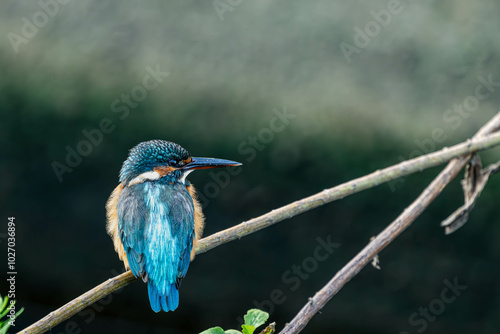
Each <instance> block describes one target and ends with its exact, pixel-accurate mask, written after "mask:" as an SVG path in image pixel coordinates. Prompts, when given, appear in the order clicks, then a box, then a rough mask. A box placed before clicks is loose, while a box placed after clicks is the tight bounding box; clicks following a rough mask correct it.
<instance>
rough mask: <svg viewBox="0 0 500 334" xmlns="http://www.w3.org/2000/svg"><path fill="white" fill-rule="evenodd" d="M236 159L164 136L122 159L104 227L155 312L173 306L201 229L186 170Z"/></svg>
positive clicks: (214, 165)
mask: <svg viewBox="0 0 500 334" xmlns="http://www.w3.org/2000/svg"><path fill="white" fill-rule="evenodd" d="M237 165H240V164H239V163H237V162H234V161H229V160H220V159H212V158H191V156H190V155H189V153H188V152H187V151H186V150H185V149H184V148H182V147H181V146H179V145H177V144H175V143H171V142H168V141H163V140H152V141H149V142H144V143H140V144H139V145H137V146H136V147H134V148H133V149H132V150H131V151H130V154H129V157H128V159H127V160H126V161H125V162H124V163H123V167H122V169H121V171H120V182H121V183H120V185H119V186H118V187H117V189H115V191H114V192H113V194H112V195H111V197H110V199H109V201H108V205H107V209H108V227H107V229H108V233H109V234H110V235H111V236H112V237H113V240H114V243H115V249H116V250H117V252H118V253H119V255H120V258H121V259H122V260H123V261H124V262H125V266H126V267H127V266H128V267H129V268H130V270H131V271H132V273H133V274H134V275H135V276H136V277H141V278H142V279H143V281H144V282H147V284H148V294H149V301H150V304H151V308H152V309H153V310H154V311H155V312H159V311H160V310H161V309H163V310H164V311H173V310H175V309H176V308H177V307H178V305H179V287H180V284H181V281H182V279H183V278H184V276H185V275H186V273H187V270H188V268H189V263H190V259H191V256H192V249H193V244H194V242H196V241H197V240H198V239H199V238H200V236H201V232H202V226H203V221H202V220H203V215H202V214H201V212H199V211H200V210H201V209H200V205H199V204H198V203H197V202H196V199H195V198H193V196H194V190H193V188H192V186H191V184H190V183H189V182H188V181H186V176H187V174H189V173H190V172H191V171H192V170H194V169H199V168H216V167H224V166H237ZM200 220H201V221H200ZM196 224H198V225H199V226H198V227H197V226H195V225H196Z"/></svg>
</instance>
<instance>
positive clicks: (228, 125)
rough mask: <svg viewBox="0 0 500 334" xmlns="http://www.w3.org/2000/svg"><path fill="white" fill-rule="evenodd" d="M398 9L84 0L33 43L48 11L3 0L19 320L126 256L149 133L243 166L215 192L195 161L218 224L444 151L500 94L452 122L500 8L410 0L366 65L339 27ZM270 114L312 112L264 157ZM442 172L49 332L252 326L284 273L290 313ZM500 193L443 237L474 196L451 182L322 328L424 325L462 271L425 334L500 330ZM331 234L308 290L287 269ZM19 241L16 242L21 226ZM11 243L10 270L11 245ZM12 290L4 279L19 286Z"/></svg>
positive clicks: (330, 211) (65, 8) (2, 87)
mask: <svg viewBox="0 0 500 334" xmlns="http://www.w3.org/2000/svg"><path fill="white" fill-rule="evenodd" d="M42 3H43V2H42ZM221 3H226V4H227V3H229V2H225V1H221ZM389 3H391V1H360V2H357V1H356V2H354V1H352V2H348V3H346V2H345V1H315V2H310V1H299V0H293V1H248V0H247V1H242V2H241V3H238V2H236V1H233V2H232V5H228V6H230V7H229V8H230V9H231V10H228V11H226V12H224V13H222V14H220V15H219V14H218V12H217V10H216V9H215V7H214V3H213V2H211V1H176V2H165V1H149V2H137V1H128V0H124V1H120V2H112V1H102V0H99V1H97V0H95V1H93V0H92V1H68V3H67V4H61V5H59V6H58V8H56V9H57V10H56V9H54V8H55V7H52V10H53V13H54V15H53V17H49V18H48V20H47V22H46V24H43V25H41V27H40V28H39V29H38V32H37V33H36V34H35V35H34V36H32V37H31V38H28V39H27V42H26V43H24V44H21V45H19V47H18V50H17V51H18V52H17V53H16V52H15V50H14V48H13V46H12V44H11V42H10V40H9V37H8V36H9V34H10V33H15V34H18V35H21V34H22V31H21V30H22V28H23V25H24V24H25V23H24V21H23V18H26V19H27V20H29V21H31V22H33V16H34V15H37V14H36V13H38V12H40V11H41V10H42V7H40V5H39V4H37V2H34V1H33V2H32V1H10V0H8V1H2V2H1V3H0V32H1V34H0V37H1V38H0V92H1V94H0V113H1V117H0V145H1V146H0V172H1V174H0V175H2V180H1V181H0V206H1V213H2V216H1V219H2V226H3V228H2V231H0V232H1V233H5V232H6V227H7V222H8V221H7V217H10V216H14V217H16V220H15V222H16V226H17V246H16V250H17V257H16V265H17V272H18V275H17V282H16V294H17V300H18V306H23V307H25V311H24V313H23V314H22V315H21V316H20V317H19V319H18V320H17V322H16V328H15V329H16V330H20V329H21V328H23V327H25V326H27V325H28V324H31V323H32V322H34V321H36V320H38V319H39V318H41V317H42V316H45V315H46V314H48V313H49V312H50V311H52V310H54V309H56V308H58V307H59V306H61V305H63V304H64V303H66V302H68V301H70V300H71V299H73V298H75V297H77V296H78V295H80V294H82V293H84V292H85V291H87V290H89V289H91V288H92V287H94V286H96V285H98V284H99V283H101V282H103V281H104V280H106V279H108V278H110V277H112V276H114V274H115V273H116V272H122V270H123V269H122V264H121V262H120V261H119V260H118V257H117V255H116V254H115V252H114V249H113V246H112V242H111V239H110V238H109V237H108V236H107V234H106V232H105V209H104V205H105V202H106V199H107V197H108V196H109V194H110V193H111V191H112V190H113V189H114V187H115V186H116V185H117V182H118V171H119V169H120V167H121V163H122V162H123V160H125V159H126V157H127V153H128V150H129V149H130V148H131V147H133V146H134V145H135V144H137V143H138V142H141V141H144V140H149V139H154V138H158V139H167V140H171V141H174V142H177V143H179V144H181V145H182V146H184V147H185V148H186V149H188V150H189V151H190V152H191V153H192V155H193V156H212V157H220V158H227V159H232V160H238V161H241V162H243V163H244V166H243V167H242V169H241V173H240V174H239V175H236V176H232V177H231V179H230V182H228V183H229V184H228V185H227V186H224V187H221V188H220V189H219V191H218V194H217V195H216V196H212V195H210V194H213V193H212V192H211V191H210V188H205V187H207V185H208V184H210V183H212V185H213V182H215V181H214V180H215V179H214V174H210V172H209V171H199V172H197V173H194V174H192V175H190V177H189V179H190V180H191V181H192V182H193V184H195V185H196V186H197V187H198V189H199V190H200V193H202V194H204V195H207V196H208V197H211V198H210V201H209V203H208V205H207V206H206V208H205V210H204V212H205V214H206V217H207V227H206V233H205V234H206V235H209V234H212V233H214V232H217V231H219V230H222V229H225V228H228V227H230V226H233V225H235V224H238V223H240V222H242V221H244V220H248V219H251V218H253V217H256V216H258V215H261V214H264V213H266V212H268V211H270V210H272V209H275V208H277V207H280V206H282V205H285V204H287V203H289V202H292V201H295V200H298V199H301V198H303V197H305V196H308V195H311V194H314V193H316V192H319V191H321V190H323V189H325V188H329V187H332V186H335V185H337V184H340V183H342V182H345V181H348V180H350V179H352V178H355V177H358V176H362V175H364V174H366V173H369V172H372V171H374V170H376V169H380V168H384V167H387V166H390V165H392V164H395V163H397V162H399V161H400V160H402V159H407V158H409V157H410V155H411V154H412V152H413V151H415V150H419V149H420V148H419V145H420V144H419V143H426V145H427V146H426V150H431V149H438V148H441V147H443V146H450V145H453V144H454V143H458V142H460V141H463V140H465V139H466V138H468V137H470V136H472V135H473V134H474V133H475V132H476V131H477V129H478V128H479V127H480V126H481V125H482V124H483V123H485V122H486V121H487V120H488V119H490V118H491V117H492V116H493V115H494V114H495V113H496V112H497V110H499V109H500V107H499V106H500V98H499V94H498V92H497V91H494V92H493V94H491V96H490V97H489V98H487V99H486V100H484V101H481V102H480V104H479V105H478V106H476V108H474V110H473V111H471V112H467V113H466V115H467V116H463V117H462V116H461V117H459V118H456V122H457V123H452V122H450V121H449V119H448V120H447V119H446V115H449V114H447V110H449V109H450V108H451V109H453V106H454V104H463V103H464V101H465V100H466V99H467V98H468V97H469V96H473V95H474V94H475V89H476V87H477V86H478V85H479V84H480V81H479V79H478V78H479V77H484V78H487V77H488V76H490V75H491V76H492V78H493V81H496V82H497V81H500V65H499V64H500V42H499V40H498V32H499V28H500V21H499V20H498V15H499V14H500V4H499V3H498V2H496V1H493V0H491V1H475V2H472V1H467V0H459V1H451V0H449V1H423V0H422V1H402V2H401V7H400V8H402V9H401V11H400V12H399V13H398V14H397V15H392V16H391V18H390V20H389V22H388V21H387V20H386V21H385V23H384V25H385V26H381V25H380V24H378V27H379V28H380V29H379V31H378V33H373V34H372V35H374V37H372V38H369V43H368V44H367V45H366V46H365V47H363V48H359V50H358V51H359V52H358V53H354V54H352V55H351V59H350V60H351V61H350V62H348V61H347V59H346V57H345V56H344V54H343V53H342V51H341V48H340V45H341V43H342V42H344V43H348V44H351V45H354V38H355V36H356V34H357V33H356V30H355V29H356V27H358V28H360V29H362V30H364V29H365V26H366V25H367V24H369V23H370V22H371V21H375V19H374V15H373V14H371V13H370V11H375V12H377V13H380V11H381V10H386V9H387V8H388V6H389ZM216 4H217V2H216ZM42 23H43V22H42ZM372 25H373V24H372ZM368 26H370V25H368ZM10 36H12V34H11V35H10ZM148 66H149V67H151V68H156V67H157V66H159V68H160V69H161V71H165V72H169V73H170V75H169V76H168V77H166V78H165V79H164V81H163V82H162V83H161V84H160V85H159V86H158V87H157V88H156V89H154V90H152V91H150V92H148V95H147V97H146V98H145V99H144V101H142V102H139V103H138V105H137V106H136V107H135V108H130V110H129V111H130V113H129V115H128V116H127V117H124V118H123V119H121V118H120V116H123V114H122V113H115V112H114V111H113V108H112V106H111V105H112V103H113V101H115V100H116V99H119V98H120V96H121V94H130V92H131V91H132V90H133V89H134V88H135V87H137V86H138V85H141V84H142V82H143V78H144V77H145V76H146V75H147V73H148V72H147V70H146V68H147V67H148ZM496 89H499V88H498V87H497V88H496ZM274 109H278V110H281V111H282V110H284V109H286V110H287V111H288V112H289V113H290V114H293V115H294V116H295V118H294V119H291V120H290V123H289V124H288V125H286V127H285V128H284V130H283V131H281V132H276V133H274V135H273V138H272V140H270V141H269V142H268V143H266V144H262V143H261V144H259V145H262V146H259V148H260V149H259V150H255V152H256V154H255V157H254V158H253V159H250V157H251V156H250V154H249V153H248V152H247V153H245V151H244V149H245V148H246V149H248V147H250V140H249V136H256V135H258V134H259V133H261V132H262V131H266V130H263V129H265V128H269V126H270V122H271V121H272V119H273V117H275V116H274V115H275V112H274V111H273V110H274ZM454 115H455V117H456V115H457V114H454ZM104 118H108V119H109V120H110V121H111V122H112V124H113V126H114V128H113V131H111V132H110V133H105V134H103V137H102V142H100V143H99V144H98V145H92V147H91V152H90V153H89V154H88V155H87V156H86V157H83V158H82V160H81V162H80V163H79V164H78V165H77V166H76V167H74V168H72V172H71V173H69V172H68V173H64V174H63V175H62V182H60V181H59V180H58V178H57V176H56V173H55V172H54V169H53V163H54V161H57V162H59V163H62V164H65V159H66V155H67V154H68V147H70V149H76V148H77V146H78V145H79V143H81V142H82V141H83V140H86V138H85V136H84V134H83V132H82V131H84V130H85V131H91V130H93V129H95V128H98V127H99V124H100V122H101V120H102V119H104ZM458 121H460V123H458ZM452 125H453V126H452ZM435 129H442V131H443V133H444V136H445V137H446V140H444V141H443V142H442V143H436V142H434V141H432V140H431V138H432V132H433V130H435ZM262 133H263V132H262ZM245 142H246V144H245ZM420 146H421V145H420ZM414 153H415V152H414ZM420 153H421V152H420ZM498 156H499V150H498V149H496V150H491V151H489V152H487V153H484V154H482V157H483V162H484V163H488V162H493V161H495V159H497V160H498ZM439 170H440V168H433V169H430V170H427V171H424V172H422V173H419V174H416V175H413V176H410V177H407V178H405V179H404V181H403V182H398V183H395V184H394V187H395V188H394V189H392V188H391V187H390V186H389V185H387V184H384V185H382V186H379V187H377V188H375V189H371V190H368V191H364V192H362V193H359V194H356V195H353V196H350V197H348V198H345V199H343V200H340V201H337V202H334V203H331V204H329V205H325V206H323V207H321V208H319V209H316V210H314V211H311V212H308V213H305V214H302V215H300V216H298V217H295V218H293V219H291V220H287V221H284V222H282V223H280V224H278V225H275V226H272V227H270V228H267V229H265V230H263V231H260V232H258V233H255V234H252V235H250V236H247V237H245V238H243V239H241V240H239V241H235V242H231V243H229V244H226V245H223V246H221V247H218V248H216V249H214V250H212V251H210V252H208V253H206V254H202V255H199V256H198V257H197V258H196V260H195V261H194V262H193V263H192V265H191V267H190V270H189V272H188V275H187V277H186V279H185V280H184V282H183V284H182V288H181V301H180V307H179V308H178V309H177V310H176V311H175V312H170V313H159V314H155V313H154V312H153V311H151V309H150V306H149V301H148V298H147V289H146V286H145V285H144V284H142V283H140V282H134V283H132V284H131V285H129V286H127V287H126V288H125V289H123V290H122V291H121V292H120V293H118V294H115V295H113V296H112V298H111V299H109V298H108V299H106V300H104V301H101V302H99V303H98V304H97V305H96V306H94V308H91V309H88V310H86V311H84V312H82V313H80V314H79V315H77V316H74V317H73V318H71V320H70V321H67V322H65V323H63V324H61V325H59V326H57V327H56V328H54V329H53V330H52V332H53V333H64V332H66V333H80V332H81V333H110V332H113V333H163V332H168V333H198V332H200V331H202V330H204V329H207V328H209V327H211V326H216V325H220V326H222V327H223V328H225V329H229V328H237V327H238V320H237V318H238V317H240V316H242V315H243V314H244V313H245V312H246V311H247V310H248V309H250V308H253V307H255V306H256V305H258V304H259V303H262V302H263V301H265V300H269V299H270V295H271V293H272V291H273V290H275V289H279V290H281V291H282V292H283V296H284V298H285V300H283V302H282V303H280V304H279V305H273V307H272V310H271V309H270V307H269V303H264V304H261V305H264V306H262V307H263V308H264V310H266V311H271V312H270V313H271V317H270V319H271V320H272V321H276V322H277V327H278V328H279V329H281V328H282V327H283V325H284V324H285V323H286V322H287V321H290V320H291V319H292V318H293V316H294V315H295V314H296V313H297V312H298V311H299V309H300V308H301V307H302V305H303V304H305V303H306V302H307V299H308V298H309V297H311V296H313V295H314V293H315V292H316V291H317V290H318V289H320V288H321V287H322V286H323V285H324V284H325V283H326V282H327V281H328V280H329V279H330V278H331V277H332V276H333V275H334V274H335V273H336V272H337V271H338V270H339V269H340V268H341V267H342V266H343V265H344V264H345V263H346V262H347V261H348V260H349V259H351V258H352V257H353V256H354V255H355V254H356V253H357V252H358V251H359V250H360V249H361V248H362V247H363V246H365V245H366V244H367V242H368V241H369V239H370V237H371V236H372V235H376V234H377V233H379V232H380V231H381V230H382V229H383V228H384V227H385V226H386V225H387V224H388V223H389V222H391V221H392V220H393V219H394V218H395V217H397V215H398V214H399V213H400V212H401V211H402V210H404V208H405V207H406V206H408V205H409V204H410V203H411V201H412V200H413V199H414V198H415V197H416V196H417V195H418V194H419V193H420V192H421V191H422V190H423V189H424V188H425V186H426V185H427V184H428V182H430V181H431V180H432V178H433V177H434V176H435V175H437V173H438V172H439ZM207 189H208V193H207V191H206V190H207ZM212 190H213V188H212ZM499 191H500V181H499V177H498V176H494V177H492V179H491V182H490V183H489V184H488V185H487V187H486V189H485V191H484V193H483V194H482V195H481V197H480V200H479V202H478V203H477V205H476V207H475V209H474V211H473V212H472V214H471V217H470V220H469V222H468V223H467V224H466V225H465V226H464V227H463V228H462V229H460V230H459V231H458V232H456V233H455V234H453V235H451V236H445V235H444V233H443V230H442V228H441V227H440V226H439V223H440V222H441V221H442V220H443V219H444V218H446V217H447V215H448V214H450V213H451V212H452V211H453V210H455V209H456V208H457V207H458V206H460V205H461V204H462V203H463V195H462V193H461V188H460V184H459V181H458V180H455V181H454V182H453V183H452V184H451V185H450V186H449V187H448V188H447V189H445V191H444V192H443V194H442V195H441V196H440V197H439V198H438V199H437V200H436V201H435V202H434V203H433V204H432V206H431V207H430V208H429V209H428V210H427V211H426V212H425V213H424V214H423V215H422V216H421V217H420V218H419V219H418V220H417V221H416V222H415V224H414V226H412V227H410V228H409V229H408V230H407V231H405V232H404V233H403V234H402V235H401V236H400V237H399V238H398V239H397V240H396V241H395V242H394V243H393V244H391V245H390V246H389V247H388V248H387V249H386V250H384V251H383V252H382V253H381V254H380V261H381V267H382V269H381V270H380V271H379V270H376V269H374V268H373V267H371V266H370V267H367V268H365V269H364V270H363V271H362V272H361V273H360V274H359V275H358V276H357V277H356V278H354V279H353V280H352V281H351V282H349V283H348V284H347V285H346V286H345V288H344V289H342V290H341V291H340V293H339V294H338V295H337V296H336V297H335V298H334V299H332V301H331V302H330V303H329V304H328V305H327V306H326V307H325V308H324V309H323V310H322V313H321V314H318V315H316V316H315V317H314V318H313V320H312V321H311V323H310V324H309V325H308V326H307V328H306V329H305V331H304V332H305V333H400V332H401V331H407V332H409V333H417V330H421V331H424V327H423V325H418V326H415V325H413V326H412V324H411V323H410V322H409V317H410V316H411V315H412V314H413V313H414V312H419V308H421V307H422V308H423V307H427V308H428V307H429V305H431V304H432V305H438V304H436V303H439V302H436V300H439V299H440V298H441V297H440V296H441V293H442V291H443V289H445V287H446V284H445V280H448V281H450V282H453V281H454V279H455V278H457V280H458V282H459V283H460V284H462V285H466V286H467V289H466V290H465V291H463V292H462V293H461V294H460V296H458V297H457V298H456V299H455V301H453V302H452V303H450V304H446V305H445V309H444V310H443V311H442V312H439V314H438V315H436V317H435V318H433V320H432V321H428V322H427V323H426V328H425V332H426V333H443V332H454V333H471V332H477V333H497V332H498V328H499V327H500V318H499V317H498V314H499V312H500V297H499V296H500V284H499V283H498V277H499V274H500V266H499V265H498V263H499V260H500V246H499V245H500V243H499V242H498V236H499V233H500V224H499V222H500V215H499V212H498V193H499ZM328 236H331V237H330V238H331V240H332V241H333V242H335V243H338V244H340V246H339V247H338V248H337V249H336V250H335V252H334V253H333V254H332V255H331V256H330V257H329V258H328V259H327V260H326V261H324V262H320V263H319V264H318V268H317V270H315V271H314V272H312V273H311V274H310V276H309V277H308V278H307V279H302V280H300V286H299V287H298V288H297V289H295V290H292V289H291V287H292V284H290V283H287V282H286V281H283V280H282V275H283V274H284V273H285V272H287V270H290V269H291V268H292V266H294V265H301V264H302V263H303V261H304V260H305V259H307V258H308V257H311V256H313V254H314V250H315V248H316V247H317V245H318V242H317V238H318V237H321V238H323V239H325V240H326V239H327V237H328ZM3 237H5V234H4V235H3ZM1 245H2V246H1V248H2V252H3V254H6V242H5V239H4V238H3V239H2V244H1ZM1 258H2V259H3V260H2V261H4V263H5V266H3V265H2V267H3V268H6V262H7V259H6V258H7V256H6V255H2V256H1ZM5 271H6V270H5ZM4 282H5V280H4ZM4 287H5V288H4ZM4 289H5V290H4ZM6 291H7V286H6V285H4V283H2V292H1V293H2V295H5V293H6ZM256 303H257V304H256ZM433 303H434V304H433ZM104 304H106V305H104ZM418 319H423V318H422V317H420V316H419V317H418ZM12 332H13V331H12Z"/></svg>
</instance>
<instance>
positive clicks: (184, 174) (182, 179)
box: [179, 169, 194, 184]
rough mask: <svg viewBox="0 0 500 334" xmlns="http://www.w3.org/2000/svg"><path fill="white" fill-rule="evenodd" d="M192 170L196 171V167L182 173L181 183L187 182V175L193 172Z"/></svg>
mask: <svg viewBox="0 0 500 334" xmlns="http://www.w3.org/2000/svg"><path fill="white" fill-rule="evenodd" d="M192 171H194V169H191V170H188V171H185V172H184V173H183V174H182V176H181V178H180V179H179V181H181V183H184V184H186V177H187V176H188V175H189V174H191V172H192Z"/></svg>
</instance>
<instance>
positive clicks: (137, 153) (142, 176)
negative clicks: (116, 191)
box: [120, 140, 241, 185]
mask: <svg viewBox="0 0 500 334" xmlns="http://www.w3.org/2000/svg"><path fill="white" fill-rule="evenodd" d="M240 165H241V163H239V162H236V161H230V160H223V159H214V158H193V157H191V155H190V154H189V152H188V151H187V150H185V149H184V148H183V147H182V146H180V145H178V144H176V143H172V142H169V141H166V140H150V141H146V142H142V143H140V144H138V145H136V146H135V147H134V148H132V149H131V150H130V153H129V156H128V158H127V160H125V162H124V163H123V166H122V169H121V170H120V182H121V183H122V184H124V185H133V184H137V183H142V182H145V181H148V180H149V181H156V180H160V179H163V180H166V181H168V182H180V183H185V180H186V176H187V175H188V174H189V173H191V172H192V171H194V170H195V169H206V168H218V167H228V166H240Z"/></svg>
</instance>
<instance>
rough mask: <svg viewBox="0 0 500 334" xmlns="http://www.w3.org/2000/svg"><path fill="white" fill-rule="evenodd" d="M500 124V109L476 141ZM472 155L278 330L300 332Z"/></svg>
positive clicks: (442, 176)
mask: <svg viewBox="0 0 500 334" xmlns="http://www.w3.org/2000/svg"><path fill="white" fill-rule="evenodd" d="M499 128H500V113H498V114H497V115H496V116H495V117H494V118H493V119H491V120H490V121H489V122H488V123H487V124H486V125H485V126H484V127H483V128H481V129H480V130H479V132H478V133H477V134H476V135H475V136H474V138H473V141H475V140H478V139H480V138H483V137H484V136H486V135H487V134H489V133H491V132H494V131H497V130H498V129H499ZM470 158H471V155H467V156H464V157H462V158H460V159H456V160H453V161H451V162H450V163H449V164H448V165H447V166H446V168H445V169H444V170H443V171H442V172H441V173H439V175H438V176H437V177H436V178H435V179H434V180H433V181H432V182H431V183H430V184H429V185H428V186H427V188H425V190H424V191H423V192H422V193H421V194H420V196H419V197H418V198H417V199H416V200H415V201H414V202H413V203H411V205H410V206H408V207H407V208H406V209H405V210H404V211H403V212H402V213H401V214H400V215H399V217H397V218H396V220H394V221H393V222H392V223H391V224H390V225H389V226H387V227H386V228H385V229H384V230H383V231H382V232H381V233H380V234H379V235H378V236H377V237H376V238H374V239H373V240H372V241H371V242H370V243H369V244H368V245H367V246H366V247H365V248H363V250H361V252H359V253H358V254H357V255H356V256H355V257H354V258H353V259H352V260H351V261H349V262H348V263H347V264H346V265H345V266H344V267H343V268H342V269H341V270H340V271H339V272H338V273H337V274H336V275H335V276H334V277H333V278H332V279H331V280H330V281H329V282H328V283H327V284H326V285H325V286H324V287H323V288H322V289H321V290H319V291H318V292H317V293H316V294H315V295H314V297H313V298H311V299H310V300H309V302H308V303H307V304H306V305H305V306H304V307H303V308H302V309H301V310H300V311H299V313H298V314H297V315H296V316H295V317H294V318H293V320H292V321H291V322H290V323H289V324H287V325H286V326H285V328H284V329H283V330H282V331H281V332H280V333H279V334H297V333H300V332H301V331H302V330H303V329H304V328H305V327H306V325H307V324H308V323H309V321H310V320H311V318H312V317H313V316H314V315H315V314H316V313H317V312H319V311H320V310H321V309H322V308H323V307H324V306H325V305H326V303H328V301H330V299H332V297H333V296H335V295H336V294H337V292H339V291H340V289H342V288H343V287H344V285H346V284H347V282H349V281H350V280H351V279H352V278H353V277H354V276H356V275H357V274H358V273H359V272H360V271H361V269H363V268H364V267H365V266H366V265H367V264H369V263H370V262H371V261H372V259H373V258H374V257H375V256H377V254H378V253H380V251H382V250H383V249H384V248H385V247H387V245H389V244H390V243H391V242H392V241H393V240H394V239H396V238H397V237H398V236H399V235H400V234H401V233H402V232H403V231H404V230H405V229H406V228H408V226H410V225H411V224H412V223H413V222H414V221H415V220H416V219H417V218H418V217H419V216H420V215H421V214H422V212H424V210H425V209H426V208H427V207H428V206H429V205H430V204H431V203H432V202H433V201H434V200H435V199H436V197H437V196H438V195H439V194H440V193H441V191H442V190H443V189H444V188H445V187H446V186H447V185H448V184H449V183H450V182H451V181H452V180H453V179H454V178H455V177H456V176H457V174H458V173H459V172H460V171H461V170H462V168H463V167H464V166H465V165H466V164H467V162H468V161H469V160H470Z"/></svg>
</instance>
